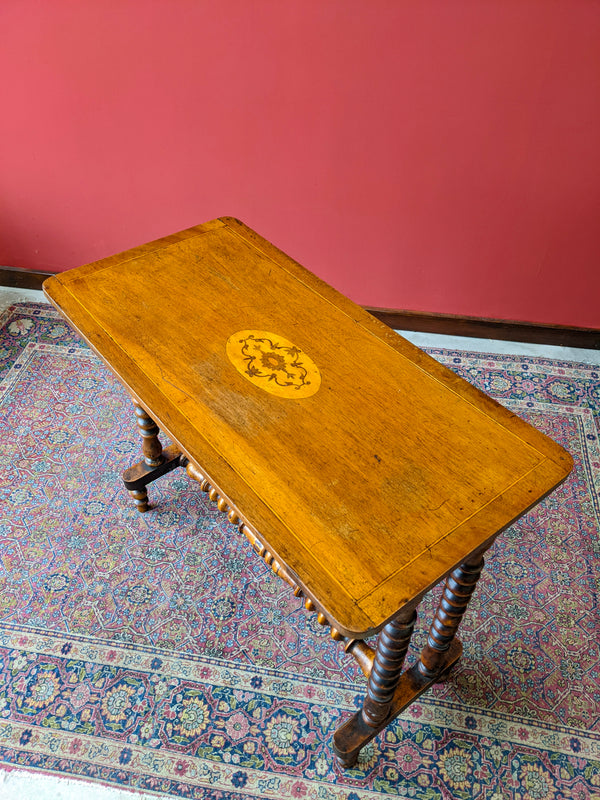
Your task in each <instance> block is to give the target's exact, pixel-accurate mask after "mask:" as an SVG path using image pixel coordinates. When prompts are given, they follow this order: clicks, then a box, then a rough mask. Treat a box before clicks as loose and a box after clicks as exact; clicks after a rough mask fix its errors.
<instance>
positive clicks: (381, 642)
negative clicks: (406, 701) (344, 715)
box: [362, 609, 417, 727]
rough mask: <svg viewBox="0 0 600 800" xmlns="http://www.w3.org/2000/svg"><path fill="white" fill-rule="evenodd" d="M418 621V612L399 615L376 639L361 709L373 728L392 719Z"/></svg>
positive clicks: (413, 611) (412, 610)
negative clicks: (393, 703) (397, 687)
mask: <svg viewBox="0 0 600 800" xmlns="http://www.w3.org/2000/svg"><path fill="white" fill-rule="evenodd" d="M416 620H417V612H416V611H415V610H414V609H411V610H409V611H408V613H405V614H402V613H400V614H399V615H398V616H397V617H396V618H395V619H393V620H392V621H391V622H388V624H387V625H386V626H385V627H384V628H383V629H382V631H381V633H380V634H379V636H378V637H377V649H376V650H375V658H374V659H373V667H372V668H371V674H370V675H369V681H368V683H367V696H366V697H365V700H364V703H363V707H362V717H363V719H364V721H365V722H366V723H367V725H370V726H371V727H377V726H378V725H380V724H381V723H382V722H383V721H384V720H385V719H387V717H388V716H389V713H390V705H391V702H392V700H393V697H394V692H395V691H396V686H397V685H398V681H399V680H400V675H401V674H402V667H403V665H404V658H405V656H406V651H407V650H408V646H409V645H410V637H411V636H412V632H413V628H414V627H415V622H416Z"/></svg>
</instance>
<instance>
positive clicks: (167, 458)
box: [123, 401, 187, 512]
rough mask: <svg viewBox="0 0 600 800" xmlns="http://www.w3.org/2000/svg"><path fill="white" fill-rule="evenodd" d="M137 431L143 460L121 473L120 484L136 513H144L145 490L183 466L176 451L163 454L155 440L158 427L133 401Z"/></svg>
mask: <svg viewBox="0 0 600 800" xmlns="http://www.w3.org/2000/svg"><path fill="white" fill-rule="evenodd" d="M133 405H134V408H135V416H136V421H137V426H138V430H139V432H140V435H141V437H142V453H143V455H144V460H143V461H140V462H139V463H138V464H134V466H133V467H130V468H129V469H127V470H125V472H124V473H123V482H124V483H125V487H126V489H127V490H128V491H129V494H130V495H131V496H132V497H133V500H134V502H135V504H136V506H137V509H138V511H141V512H144V511H147V510H148V508H149V506H148V490H147V489H146V486H147V485H148V484H149V483H152V481H154V480H156V479H157V478H159V477H160V476H161V475H164V474H165V473H167V472H171V470H173V469H175V468H176V467H179V466H185V463H186V462H187V459H185V460H184V461H182V458H183V457H182V454H181V451H180V450H179V448H178V447H175V446H174V445H171V446H169V447H166V448H165V449H164V450H163V448H162V445H161V443H160V440H159V438H158V434H159V433H160V431H159V428H158V425H157V424H156V423H155V422H154V420H153V419H152V417H150V416H149V415H148V414H147V413H146V411H145V410H144V409H143V408H142V407H141V406H140V405H138V403H136V402H135V401H134V403H133Z"/></svg>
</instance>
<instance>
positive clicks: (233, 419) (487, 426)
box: [44, 218, 572, 767]
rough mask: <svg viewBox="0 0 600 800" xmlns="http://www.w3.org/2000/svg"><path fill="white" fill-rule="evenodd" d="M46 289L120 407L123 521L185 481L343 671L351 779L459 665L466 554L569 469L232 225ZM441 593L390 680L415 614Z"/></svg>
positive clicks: (512, 422)
mask: <svg viewBox="0 0 600 800" xmlns="http://www.w3.org/2000/svg"><path fill="white" fill-rule="evenodd" d="M365 268H366V269H368V265H366V266H365ZM44 290H45V292H46V294H47V296H48V297H49V299H50V300H51V301H52V302H53V303H54V304H55V305H56V307H57V308H58V309H59V310H60V311H61V312H62V313H63V315H64V316H65V317H66V318H67V320H68V321H69V322H70V323H71V325H73V326H74V328H75V329H76V330H77V331H78V332H79V333H80V334H81V336H82V337H83V338H84V339H85V340H86V341H87V342H88V343H89V344H90V345H91V347H92V348H93V349H94V350H95V351H96V352H97V353H98V354H99V355H100V357H101V358H102V359H103V360H104V361H105V363H106V364H107V365H108V366H109V367H110V369H112V371H113V372H114V373H115V374H116V375H117V377H118V378H119V379H120V380H121V381H122V382H123V383H124V384H125V386H126V387H127V388H128V389H129V391H130V393H131V395H132V397H133V399H134V403H135V409H136V410H135V413H136V415H137V421H138V425H139V430H140V433H141V435H142V437H143V439H142V442H143V455H144V458H143V460H142V461H141V462H140V463H139V464H136V465H135V466H134V467H132V468H131V469H129V470H127V471H126V473H125V475H124V480H125V484H126V486H127V488H128V489H129V490H130V492H131V494H132V496H133V498H134V500H135V502H136V503H137V505H138V508H139V510H140V511H146V509H147V508H148V497H147V493H146V486H147V485H148V484H149V483H150V482H151V481H153V480H155V479H156V478H157V477H159V476H160V475H162V474H164V473H166V472H168V471H169V470H172V469H174V468H176V467H179V466H182V467H185V469H186V470H187V473H188V474H189V475H190V476H191V477H192V478H194V479H195V480H197V481H199V482H200V485H201V487H202V489H203V490H204V491H206V492H208V495H209V497H210V498H211V500H213V501H214V502H216V503H217V505H218V507H219V509H220V510H221V511H222V512H224V513H226V514H227V515H228V517H229V520H230V522H231V523H232V524H233V525H236V526H237V527H238V528H239V530H240V531H241V532H242V533H243V534H245V535H246V536H247V537H248V539H249V540H250V542H251V543H252V545H253V547H254V548H255V550H256V551H257V552H258V554H259V555H260V556H262V558H264V560H265V561H266V562H267V564H269V565H270V566H271V567H272V568H273V570H274V571H275V572H276V573H277V574H278V575H279V576H280V577H281V578H283V579H284V580H286V581H287V582H288V583H289V584H290V585H291V586H292V588H293V590H294V593H295V594H296V595H297V596H300V597H303V598H304V599H305V605H306V608H307V609H309V610H310V611H314V612H316V613H317V614H318V619H319V622H321V623H322V624H323V625H327V626H330V628H331V635H332V637H333V638H334V639H336V640H339V641H340V642H341V643H343V646H344V648H345V650H346V652H347V653H349V654H351V655H352V656H354V657H355V658H356V659H357V661H358V663H359V664H360V666H361V668H362V670H363V672H364V673H365V675H366V676H367V679H368V680H367V692H366V697H365V700H364V704H363V706H362V708H361V710H360V711H358V712H357V713H356V714H354V716H352V717H351V718H350V719H349V720H348V721H347V722H345V724H343V725H342V726H341V727H340V728H339V729H338V730H337V731H336V733H335V735H334V750H335V753H336V755H337V757H338V759H339V761H340V763H341V764H342V765H343V766H346V767H348V766H351V765H352V764H354V762H355V761H356V758H357V756H358V752H359V750H360V749H361V747H363V746H364V745H365V744H366V743H367V742H368V741H369V740H370V739H372V738H373V737H374V736H375V735H376V734H377V733H378V732H379V731H381V730H382V729H383V728H384V727H385V726H386V725H387V724H388V723H389V722H390V721H391V720H392V719H393V718H394V717H395V716H396V715H397V714H399V713H400V712H401V711H402V710H403V709H404V708H406V706H407V705H408V704H409V703H411V702H412V701H413V700H414V699H415V698H416V697H418V696H419V695H420V694H421V693H422V692H423V691H425V689H427V688H428V687H429V686H430V685H431V684H432V683H434V682H435V681H437V680H440V679H441V678H442V677H443V676H444V675H445V674H446V673H447V672H448V670H449V669H450V668H451V667H452V665H453V664H454V663H455V662H456V660H457V659H458V658H459V656H460V654H461V649H462V648H461V645H460V642H459V640H458V639H457V638H456V637H455V633H456V629H457V628H458V625H459V623H460V620H461V617H462V615H463V614H464V612H465V610H466V607H467V604H468V602H469V598H470V596H471V594H472V592H473V589H474V588H475V584H476V582H477V578H478V576H479V574H480V572H481V569H482V566H483V557H482V554H483V553H484V551H485V550H486V548H488V547H489V545H490V544H491V543H492V541H493V540H494V538H495V537H496V536H497V535H498V534H499V533H500V532H501V531H502V530H503V529H504V528H506V527H507V526H508V525H510V524H511V523H512V522H514V521H515V520H516V519H517V518H518V517H519V516H520V515H521V514H523V513H525V512H526V511H527V510H528V509H530V508H531V507H532V506H533V505H535V504H536V503H537V502H538V501H539V500H540V499H541V498H543V497H544V496H545V495H546V494H547V493H548V492H549V491H551V490H552V489H553V488H554V487H555V486H557V484H559V483H561V481H563V480H564V479H565V477H566V476H567V475H568V473H569V471H570V469H571V466H572V461H571V458H570V456H569V455H568V453H566V452H565V451H564V450H563V449H562V448H561V447H559V446H558V445H557V444H555V443H554V442H552V441H551V440H550V439H548V438H547V437H546V436H544V435H542V434H541V433H539V432H538V431H536V430H535V429H534V428H532V427H531V426H530V425H528V424H527V423H526V422H524V421H523V420H521V419H519V418H518V417H516V416H515V415H514V414H512V413H511V412H510V411H508V410H507V409H505V408H503V407H502V406H500V405H498V404H497V403H496V402H494V401H493V400H491V399H490V398H489V397H487V396H485V395H484V394H482V393H481V392H479V391H478V390H477V389H475V388H474V387H473V386H471V385H470V384H468V383H467V382H466V381H464V380H463V379H462V378H459V377H458V376H457V375H455V374H454V373H453V372H451V371H450V370H448V369H446V368H445V367H443V366H441V365H440V364H439V363H437V362H436V361H434V360H433V359H432V358H430V357H429V356H427V355H426V354H425V353H423V352H422V351H421V350H419V349H418V348H416V347H414V346H413V345H412V344H410V343H409V342H408V341H406V340H405V339H402V338H401V337H400V336H398V335H397V334H395V333H394V332H393V331H392V330H390V329H389V328H387V327H386V326H385V325H384V324H382V323H381V322H379V321H378V320H376V319H375V318H373V317H372V316H371V315H370V314H368V313H367V312H365V311H363V310H362V309H361V308H360V307H358V306H356V305H355V304H354V303H352V302H351V301H350V300H348V299H346V298H345V297H343V296H342V295H340V294H339V293H338V292H336V291H335V290H334V289H332V288H331V287H330V286H328V285H327V284H325V283H323V282H322V281H321V280H319V279H318V278H317V277H315V276H314V275H313V274H311V273H310V272H308V271H307V270H305V269H304V268H303V267H301V266H300V265H299V264H297V263H296V262H295V261H293V260H292V259H291V258H289V257H288V256H286V255H284V254H283V253H282V252H281V251H280V250H278V249H277V248H275V247H274V246H273V245H272V244H270V243H269V242H267V241H266V240H265V239H263V238H261V237H260V236H259V235H258V234H256V233H254V232H253V231H252V230H250V229H249V228H247V227H246V226H245V225H243V224H242V223H241V222H239V221H237V220H235V219H231V218H223V219H218V220H214V221H212V222H208V223H206V224H205V225H199V226H198V227H195V228H191V229H189V230H186V231H182V232H181V233H177V234H174V235H173V236H168V237H166V238H164V239H159V240H158V241H155V242H152V243H150V244H146V245H144V246H142V247H138V248H134V249H133V250H129V251H127V252H126V253H121V254H120V255H117V256H113V257H111V258H106V259H104V260H102V261H99V262H97V263H95V264H89V265H87V266H84V267H80V268H78V269H74V270H71V271H69V272H66V273H63V274H61V275H57V276H56V277H53V278H50V279H49V280H48V281H46V283H45V284H44ZM159 428H160V429H161V430H163V431H164V432H165V433H167V434H168V435H169V436H170V437H171V440H172V441H173V442H174V444H173V445H171V446H169V447H168V448H165V449H164V450H163V449H162V448H161V445H160V442H159V440H158V436H157V434H158V433H159ZM444 578H445V579H446V583H445V588H444V590H443V596H442V600H441V603H440V606H439V608H438V610H437V613H436V615H435V618H434V620H433V623H432V626H431V629H430V633H429V637H428V640H427V644H426V645H425V647H424V649H423V651H422V653H421V657H420V660H419V661H418V662H417V663H416V664H414V665H413V666H412V667H410V668H409V669H407V670H405V671H403V661H404V657H405V654H406V651H407V649H408V645H409V641H410V636H411V632H412V629H413V626H414V622H415V618H416V608H417V605H418V603H419V601H420V599H421V598H422V597H423V595H424V594H425V593H426V592H427V591H428V590H429V589H430V588H431V587H432V586H434V585H435V584H437V583H438V582H439V581H441V580H442V579H444ZM373 634H378V637H377V644H376V647H375V648H374V649H373V648H371V647H370V646H369V645H368V644H367V643H366V642H365V641H364V640H365V639H366V638H367V637H370V636H372V635H373Z"/></svg>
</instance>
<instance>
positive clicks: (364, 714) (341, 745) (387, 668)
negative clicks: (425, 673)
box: [333, 607, 417, 767]
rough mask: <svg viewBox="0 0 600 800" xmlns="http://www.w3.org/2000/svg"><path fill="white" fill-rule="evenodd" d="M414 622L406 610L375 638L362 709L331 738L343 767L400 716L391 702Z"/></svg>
mask: <svg viewBox="0 0 600 800" xmlns="http://www.w3.org/2000/svg"><path fill="white" fill-rule="evenodd" d="M416 619H417V614H416V611H415V610H414V608H412V607H411V608H408V609H405V610H403V611H401V612H400V613H399V614H398V615H397V616H396V617H395V618H394V619H393V620H392V621H391V622H388V624H387V625H386V626H385V627H384V628H382V630H381V632H380V633H379V636H378V637H377V648H376V650H375V656H374V658H373V665H372V667H371V670H370V674H369V680H368V683H367V696H366V697H365V699H364V702H363V707H362V708H361V710H360V711H358V712H357V713H356V714H354V716H353V717H351V718H350V719H349V720H348V721H347V722H346V723H345V724H344V725H342V726H340V727H339V728H338V729H337V730H336V731H335V733H334V736H333V750H334V752H335V755H336V758H337V760H338V761H339V763H340V764H341V765H342V766H343V767H352V766H353V765H354V764H355V763H356V759H357V758H358V754H359V752H360V750H361V748H362V747H364V746H365V744H367V742H369V741H370V740H371V739H372V738H373V737H374V736H376V735H377V734H378V733H379V731H381V730H383V728H385V726H386V725H387V723H388V721H389V719H390V718H391V717H392V716H395V715H396V713H399V712H395V711H394V708H393V701H394V697H395V695H396V692H397V687H398V684H399V682H400V678H401V675H402V667H403V664H404V658H405V656H406V652H407V650H408V646H409V644H410V637H411V635H412V632H413V628H414V626H415V621H416Z"/></svg>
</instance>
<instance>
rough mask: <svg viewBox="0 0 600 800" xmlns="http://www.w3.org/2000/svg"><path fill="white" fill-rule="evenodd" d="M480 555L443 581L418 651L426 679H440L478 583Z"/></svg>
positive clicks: (420, 668) (481, 567) (480, 563)
mask: <svg viewBox="0 0 600 800" xmlns="http://www.w3.org/2000/svg"><path fill="white" fill-rule="evenodd" d="M483 564H484V562H483V556H481V555H478V556H476V557H475V558H473V559H472V560H470V559H467V560H466V561H465V562H464V563H463V564H461V565H460V566H459V567H456V569H455V570H453V571H452V572H451V573H450V575H448V577H447V579H446V585H445V586H444V591H443V594H442V597H441V600H440V604H439V606H438V609H437V611H436V614H435V618H434V620H433V622H432V624H431V628H430V629H429V636H428V637H427V644H426V645H425V647H424V648H423V650H422V652H421V658H420V661H419V672H420V673H421V674H422V675H423V676H425V677H427V678H438V676H439V677H443V674H444V672H445V671H446V662H447V660H448V659H447V653H448V650H449V649H450V645H451V644H452V640H453V639H454V637H455V635H456V631H457V630H458V626H459V625H460V621H461V619H462V618H463V615H464V613H465V611H466V610H467V606H468V604H469V600H470V599H471V595H472V594H473V591H474V589H475V586H476V585H477V580H478V579H479V576H480V574H481V570H482V569H483Z"/></svg>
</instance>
